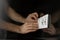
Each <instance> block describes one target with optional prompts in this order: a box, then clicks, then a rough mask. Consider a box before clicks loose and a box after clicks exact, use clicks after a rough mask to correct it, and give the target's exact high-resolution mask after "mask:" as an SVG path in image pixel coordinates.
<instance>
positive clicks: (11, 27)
mask: <svg viewBox="0 0 60 40" xmlns="http://www.w3.org/2000/svg"><path fill="white" fill-rule="evenodd" d="M0 29H4V30H8V31H11V32H16V33H20V27H19V26H18V25H14V24H12V23H8V22H5V21H2V22H0Z"/></svg>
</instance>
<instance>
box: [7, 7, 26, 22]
mask: <svg viewBox="0 0 60 40" xmlns="http://www.w3.org/2000/svg"><path fill="white" fill-rule="evenodd" d="M8 16H9V17H10V18H11V19H12V20H14V21H17V22H22V23H25V18H24V17H22V16H21V15H19V14H18V13H17V12H15V11H14V10H13V9H12V8H10V7H9V8H8Z"/></svg>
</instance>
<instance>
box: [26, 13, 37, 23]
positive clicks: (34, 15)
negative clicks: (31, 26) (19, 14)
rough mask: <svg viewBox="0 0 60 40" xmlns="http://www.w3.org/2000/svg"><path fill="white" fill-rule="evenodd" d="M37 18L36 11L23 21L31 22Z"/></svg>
mask: <svg viewBox="0 0 60 40" xmlns="http://www.w3.org/2000/svg"><path fill="white" fill-rule="evenodd" d="M37 19H38V14H37V13H36V12H34V13H32V14H29V15H28V17H27V18H26V20H25V22H31V21H34V20H37Z"/></svg>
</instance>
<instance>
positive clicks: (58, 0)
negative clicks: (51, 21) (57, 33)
mask: <svg viewBox="0 0 60 40" xmlns="http://www.w3.org/2000/svg"><path fill="white" fill-rule="evenodd" d="M53 10H54V11H59V10H60V0H54V2H53Z"/></svg>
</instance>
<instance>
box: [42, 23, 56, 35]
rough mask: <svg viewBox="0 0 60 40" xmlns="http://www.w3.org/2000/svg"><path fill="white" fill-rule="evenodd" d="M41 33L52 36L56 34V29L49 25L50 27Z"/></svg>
mask: <svg viewBox="0 0 60 40" xmlns="http://www.w3.org/2000/svg"><path fill="white" fill-rule="evenodd" d="M43 32H46V33H49V34H51V35H54V34H56V29H55V28H54V26H53V25H52V24H51V25H50V26H49V28H47V29H43Z"/></svg>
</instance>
